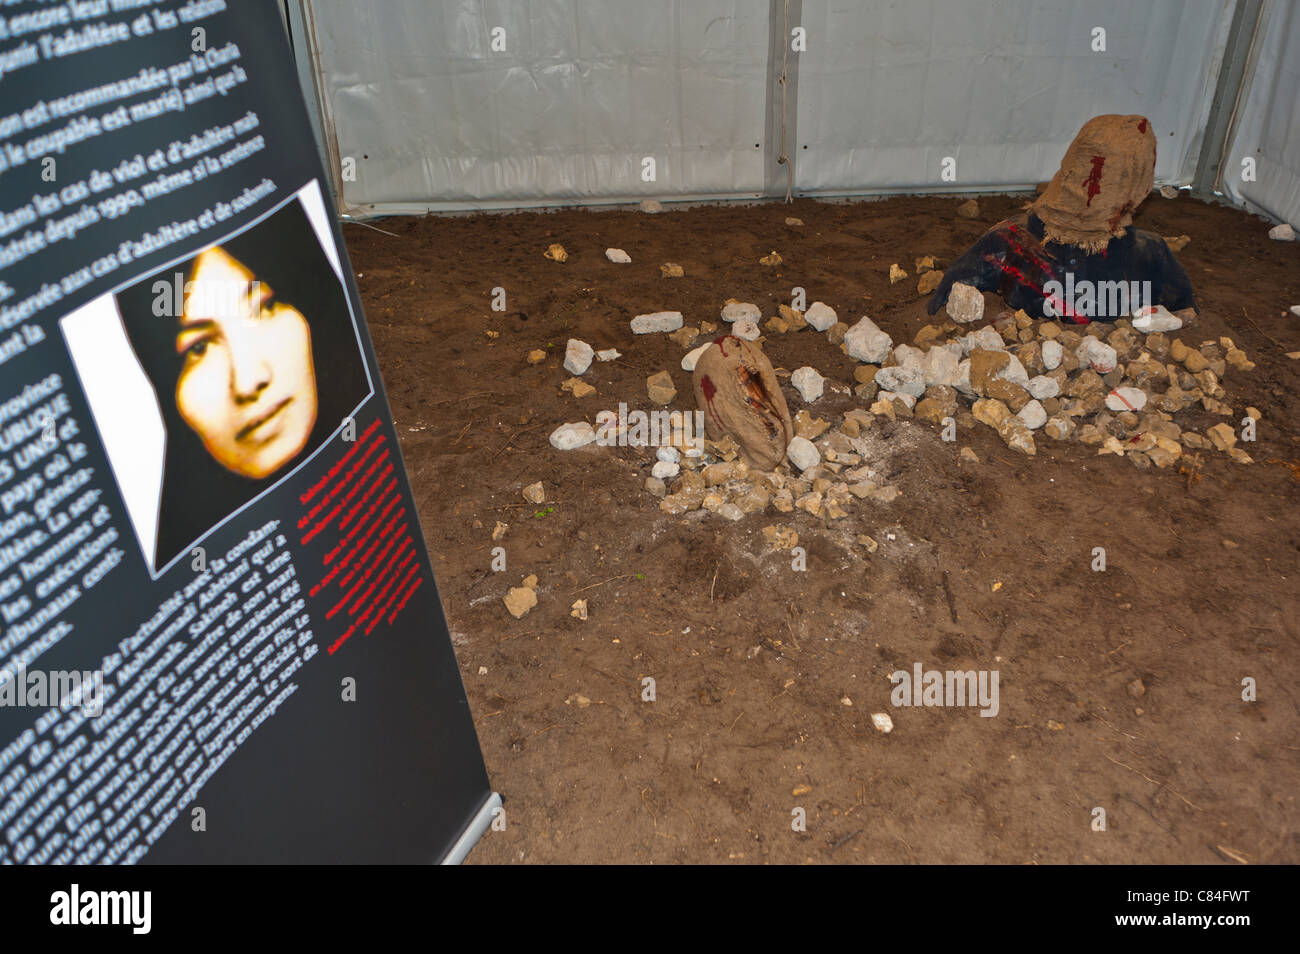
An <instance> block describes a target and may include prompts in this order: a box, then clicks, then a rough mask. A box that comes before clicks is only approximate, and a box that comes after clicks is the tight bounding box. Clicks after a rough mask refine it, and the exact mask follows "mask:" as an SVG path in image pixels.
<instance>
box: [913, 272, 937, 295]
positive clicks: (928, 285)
mask: <svg viewBox="0 0 1300 954" xmlns="http://www.w3.org/2000/svg"><path fill="white" fill-rule="evenodd" d="M942 281H943V272H939V271H932V272H926V273H925V274H924V275H922V276H921V280H920V281H919V282H917V283H916V293H917V294H918V295H928V294H930V293H931V292H932V291H934V290H935V289H936V288H938V287H939V284H940V283H941V282H942Z"/></svg>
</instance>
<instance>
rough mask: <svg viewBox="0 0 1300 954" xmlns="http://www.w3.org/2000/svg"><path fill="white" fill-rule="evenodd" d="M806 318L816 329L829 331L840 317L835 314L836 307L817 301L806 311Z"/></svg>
mask: <svg viewBox="0 0 1300 954" xmlns="http://www.w3.org/2000/svg"><path fill="white" fill-rule="evenodd" d="M803 317H804V320H805V321H807V322H808V324H810V325H812V326H813V329H814V330H816V331H827V330H829V329H830V328H831V326H833V325H834V324H835V323H836V322H837V321H839V318H838V317H837V316H836V314H835V309H834V308H832V307H831V306H830V305H828V304H826V303H825V302H820V301H815V302H813V303H812V305H810V306H809V308H808V310H807V311H806V312H804V315H803Z"/></svg>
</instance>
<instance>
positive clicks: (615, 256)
mask: <svg viewBox="0 0 1300 954" xmlns="http://www.w3.org/2000/svg"><path fill="white" fill-rule="evenodd" d="M605 257H606V258H607V259H609V260H610V261H611V262H614V263H615V264H617V265H627V264H628V263H629V262H631V261H632V256H631V255H629V254H627V252H625V251H623V250H622V249H621V248H607V249H605Z"/></svg>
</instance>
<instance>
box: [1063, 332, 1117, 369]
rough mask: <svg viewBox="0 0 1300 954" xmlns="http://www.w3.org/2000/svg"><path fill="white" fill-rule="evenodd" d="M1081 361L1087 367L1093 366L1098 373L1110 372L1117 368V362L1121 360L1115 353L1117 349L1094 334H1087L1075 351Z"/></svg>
mask: <svg viewBox="0 0 1300 954" xmlns="http://www.w3.org/2000/svg"><path fill="white" fill-rule="evenodd" d="M1074 354H1075V357H1077V358H1078V359H1079V363H1080V364H1082V365H1084V366H1085V367H1091V368H1092V370H1094V371H1096V372H1097V373H1098V374H1108V373H1109V372H1111V371H1114V370H1115V362H1116V361H1118V360H1119V358H1118V356H1117V355H1116V354H1115V349H1114V348H1112V347H1111V346H1110V345H1108V344H1106V342H1104V341H1102V340H1100V339H1099V338H1094V337H1092V335H1088V336H1086V337H1085V338H1084V339H1083V341H1082V342H1080V343H1079V347H1078V349H1076V350H1075V352H1074Z"/></svg>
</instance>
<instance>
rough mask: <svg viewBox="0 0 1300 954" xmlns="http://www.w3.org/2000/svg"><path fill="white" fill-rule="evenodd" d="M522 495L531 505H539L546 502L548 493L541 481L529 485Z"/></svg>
mask: <svg viewBox="0 0 1300 954" xmlns="http://www.w3.org/2000/svg"><path fill="white" fill-rule="evenodd" d="M521 493H522V494H523V495H524V499H525V500H527V501H528V502H529V503H535V504H539V503H542V502H543V501H545V500H546V491H545V490H544V489H543V488H542V482H541V481H540V480H539V481H538V482H537V483H535V484H529V485H528V486H527V487H525V488H524V489H523V490H522V491H521Z"/></svg>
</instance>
